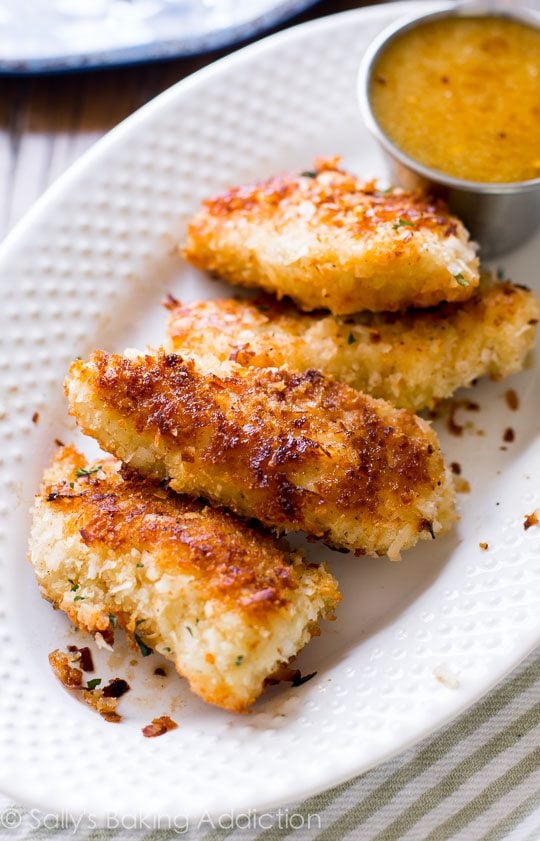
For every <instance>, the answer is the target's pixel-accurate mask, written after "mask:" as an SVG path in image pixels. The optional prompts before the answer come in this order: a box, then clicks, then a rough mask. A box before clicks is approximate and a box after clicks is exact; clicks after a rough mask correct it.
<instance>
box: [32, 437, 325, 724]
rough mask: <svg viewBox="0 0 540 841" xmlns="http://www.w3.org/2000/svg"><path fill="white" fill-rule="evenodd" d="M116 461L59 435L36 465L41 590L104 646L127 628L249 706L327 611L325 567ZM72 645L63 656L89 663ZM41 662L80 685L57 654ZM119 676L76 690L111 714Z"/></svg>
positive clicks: (220, 697) (183, 669)
mask: <svg viewBox="0 0 540 841" xmlns="http://www.w3.org/2000/svg"><path fill="white" fill-rule="evenodd" d="M119 468H120V464H119V463H118V462H116V461H114V460H112V459H106V460H105V461H102V460H99V461H96V462H94V463H90V464H88V463H87V462H86V460H85V459H84V457H83V456H82V455H80V454H79V453H77V452H76V451H75V450H74V449H73V448H71V447H68V448H65V449H62V450H60V452H59V453H58V454H57V455H56V457H55V459H54V461H53V463H52V466H51V467H50V468H49V469H48V470H47V471H46V474H45V477H44V481H43V485H42V490H41V493H40V494H39V495H38V496H37V498H36V503H35V507H34V511H33V519H32V530H31V537H30V560H31V562H32V565H33V567H34V571H35V574H36V578H37V581H38V584H39V587H40V590H41V593H42V595H43V597H44V598H46V599H47V600H48V601H50V602H51V603H52V604H53V605H54V606H55V607H56V608H59V609H61V610H63V611H65V613H66V614H67V615H68V616H69V618H70V619H71V621H72V622H73V624H74V625H76V626H77V627H78V628H80V629H81V630H83V631H87V632H89V633H91V634H92V635H93V636H94V637H95V639H96V642H97V643H98V644H100V645H103V644H107V645H109V646H112V645H113V643H114V635H115V629H116V628H122V629H125V631H126V632H127V634H128V638H129V639H130V640H131V641H132V644H133V646H134V647H138V648H139V650H140V651H141V653H142V654H143V656H146V655H149V654H151V652H152V651H157V652H159V653H160V654H162V655H163V656H164V657H166V658H168V659H170V660H172V661H173V662H174V664H175V667H176V669H177V670H178V672H179V674H181V675H183V676H185V677H186V678H187V679H188V681H189V683H190V686H191V689H192V690H193V691H194V692H195V693H196V694H197V695H199V697H201V698H202V699H204V700H205V701H208V702H209V703H212V704H217V705H218V706H220V707H223V708H224V709H227V710H231V711H237V712H241V711H244V710H246V709H247V708H248V707H249V706H250V705H251V704H252V703H253V702H254V701H255V699H256V698H257V697H258V696H259V695H260V694H261V692H262V691H263V689H264V686H265V680H266V678H267V677H268V676H269V675H271V674H273V673H274V672H275V670H276V669H277V668H279V667H280V666H281V665H283V664H285V663H287V662H289V661H290V660H291V658H293V657H294V656H296V654H297V653H298V651H299V650H300V649H301V648H303V646H304V645H306V644H307V643H308V642H309V640H310V638H311V636H312V635H313V634H314V633H316V632H317V626H318V622H319V621H320V620H321V619H322V618H325V617H326V618H333V611H334V609H335V607H336V605H337V603H338V602H339V600H340V594H339V589H338V586H337V582H336V580H335V579H334V578H333V577H332V575H331V574H330V573H329V572H328V570H327V569H326V568H325V566H324V564H320V565H313V564H306V563H303V558H302V555H301V553H300V552H298V551H292V550H290V549H289V548H288V547H287V546H286V544H285V542H284V541H283V542H278V541H277V539H275V538H273V537H271V536H270V535H268V534H264V533H262V532H261V531H260V530H257V529H255V528H251V527H250V526H249V525H247V524H245V523H243V522H241V521H239V520H238V519H237V518H236V517H234V515H231V514H226V513H225V512H223V511H219V510H211V509H208V508H207V507H205V506H203V505H202V504H201V503H199V502H197V501H196V500H190V499H187V498H181V497H175V495H174V494H172V493H171V492H170V491H167V490H165V489H164V488H162V487H161V486H160V485H159V484H157V483H153V482H151V481H149V480H144V479H141V478H136V477H135V476H133V475H131V476H130V475H126V473H125V471H124V470H122V472H120V469H119ZM83 652H84V649H77V651H76V652H73V658H74V657H76V656H80V658H81V659H80V660H78V661H77V662H78V665H80V666H81V667H82V666H85V665H86V666H88V665H91V663H90V664H89V663H88V662H86V660H85V662H84V663H83V660H82V653H83ZM51 665H53V667H55V668H56V670H57V673H58V674H59V676H60V677H61V678H62V679H63V680H64V682H65V683H67V684H69V685H72V686H75V687H80V688H82V689H84V687H83V685H82V673H81V670H80V669H77V670H73V668H72V666H71V665H70V663H67V666H66V660H65V658H62V657H59V655H54V656H53V658H52V660H51ZM67 667H69V668H67ZM120 683H121V684H122V685H121V686H118V685H116V686H114V681H113V682H112V684H113V685H111V684H109V685H108V686H106V687H104V688H103V689H102V690H101V688H94V689H91V690H89V691H87V692H84V693H83V697H84V699H85V700H86V701H87V702H88V703H92V704H93V705H95V706H96V708H97V709H98V711H99V712H101V713H102V714H104V713H106V714H107V716H108V717H109V718H108V720H111V718H110V716H111V715H112V716H114V715H115V713H114V706H112V705H111V704H112V703H113V702H114V703H116V699H117V698H118V697H120V695H121V694H122V693H123V692H124V691H126V690H127V688H128V687H127V684H124V682H122V681H121V682H120Z"/></svg>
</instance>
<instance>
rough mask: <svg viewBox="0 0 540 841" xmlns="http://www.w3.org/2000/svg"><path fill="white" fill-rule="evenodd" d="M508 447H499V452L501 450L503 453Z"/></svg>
mask: <svg viewBox="0 0 540 841" xmlns="http://www.w3.org/2000/svg"><path fill="white" fill-rule="evenodd" d="M507 449H508V447H499V450H502V451H503V452H504V453H505V452H506V451H507Z"/></svg>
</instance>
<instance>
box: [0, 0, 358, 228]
mask: <svg viewBox="0 0 540 841" xmlns="http://www.w3.org/2000/svg"><path fill="white" fill-rule="evenodd" d="M365 5H368V4H367V3H362V2H358V1H357V2H345V1H344V0H337V2H336V1H335V0H334V2H330V0H324V1H323V2H320V3H318V4H317V5H316V6H315V7H314V8H312V9H311V10H309V11H308V12H306V13H304V14H302V15H299V16H297V17H295V18H294V19H293V20H292V21H289V22H287V23H286V24H284V25H283V26H281V27H277V28H276V29H275V30H272V31H278V29H284V28H286V27H287V26H292V25H294V24H296V23H299V22H302V21H306V20H311V19H313V18H316V17H321V16H323V15H328V14H333V13H334V12H340V11H344V10H347V9H352V8H357V7H359V6H365ZM233 49H238V47H234V48H232V49H231V50H220V51H217V52H213V53H209V54H206V55H204V56H198V57H196V58H189V59H180V60H175V61H166V62H162V63H154V64H146V65H140V66H133V67H121V68H117V69H111V70H97V71H88V72H84V73H72V74H69V75H58V76H36V77H0V240H1V239H2V238H3V237H4V236H5V234H6V233H7V232H8V231H9V229H10V228H11V227H12V226H13V225H14V224H15V222H17V220H18V219H20V217H21V216H22V215H23V213H25V211H26V210H28V208H29V207H30V206H31V205H32V204H33V203H34V202H35V200H36V199H37V198H38V196H39V195H40V194H41V193H42V192H43V191H44V190H45V188H46V187H47V186H48V185H49V184H50V183H51V182H52V181H54V180H55V179H56V178H58V176H59V175H60V174H61V173H62V172H63V171H64V170H65V169H66V168H67V167H68V166H69V164H71V163H72V162H73V161H74V160H75V159H76V158H78V157H79V155H81V154H82V153H83V152H84V151H85V150H86V149H88V147H89V146H91V145H92V144H93V143H94V142H95V141H96V140H97V139H98V138H99V137H101V135H103V134H105V132H107V131H109V129H111V128H113V126H115V125H116V124H117V123H119V122H120V121H121V120H123V119H124V118H125V117H127V116H128V115H129V114H131V113H132V112H133V111H135V110H136V109H137V108H139V107H140V106H141V105H144V103H145V102H148V100H150V99H152V98H153V97H154V96H156V95H157V94H159V93H161V91H163V90H165V88H168V87H169V86H170V85H172V84H174V83H175V82H177V81H178V80H179V79H183V78H184V77H185V76H188V75H189V74H190V73H193V72H194V71H195V70H198V69H199V68H201V67H204V66H205V65H206V64H209V63H210V62H212V61H214V60H215V59H217V58H220V57H221V56H223V55H226V54H227V53H229V52H232V51H233Z"/></svg>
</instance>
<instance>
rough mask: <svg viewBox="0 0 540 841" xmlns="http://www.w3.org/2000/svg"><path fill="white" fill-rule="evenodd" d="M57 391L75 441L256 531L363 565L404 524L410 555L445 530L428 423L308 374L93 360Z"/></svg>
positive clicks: (439, 466)
mask: <svg viewBox="0 0 540 841" xmlns="http://www.w3.org/2000/svg"><path fill="white" fill-rule="evenodd" d="M66 388H67V391H68V395H69V397H70V411H71V412H72V413H73V414H75V416H76V417H77V420H78V422H79V424H80V425H81V427H82V428H83V430H84V431H86V432H87V433H89V434H90V435H92V436H94V437H96V438H97V440H98V441H100V443H101V444H102V445H103V446H104V447H106V448H107V449H109V450H110V451H111V450H112V451H113V452H115V454H116V455H118V456H119V457H120V458H123V459H124V460H128V461H129V460H131V461H132V464H133V466H135V467H137V469H140V470H143V472H146V473H150V474H153V475H156V476H158V477H160V478H170V479H171V486H172V487H174V488H175V490H178V491H182V492H187V493H190V494H195V495H198V494H200V495H204V496H205V497H206V498H209V499H211V500H212V501H214V502H217V503H222V504H226V505H228V506H229V507H231V508H233V510H236V511H237V513H241V514H243V515H246V516H252V517H256V518H257V519H259V520H260V521H261V522H263V523H264V524H266V525H270V526H273V527H276V528H278V529H288V530H303V531H306V532H307V533H308V534H310V535H313V536H316V537H320V538H323V539H324V540H325V541H326V542H327V543H328V544H329V545H332V546H335V547H337V548H345V549H352V550H354V551H356V552H357V553H358V554H363V553H365V552H369V553H372V552H376V553H377V552H378V553H384V552H386V551H388V548H389V546H390V544H391V543H392V540H393V537H395V533H396V531H399V529H401V528H402V527H403V526H404V525H405V524H406V525H407V528H408V536H407V539H406V540H404V541H403V543H404V545H412V544H413V543H415V542H416V540H417V539H418V536H419V535H420V534H421V533H422V532H423V531H426V530H427V531H428V532H430V531H431V530H432V529H433V531H434V533H437V532H438V531H440V530H442V529H443V528H445V527H446V526H447V524H448V521H451V519H452V516H453V515H452V513H451V511H452V500H451V493H450V490H449V487H448V484H447V477H446V472H445V467H444V463H443V460H442V457H441V453H440V449H439V445H438V441H437V438H436V436H435V434H434V432H433V431H432V430H431V429H430V428H429V426H428V425H427V424H426V423H425V422H423V421H421V420H420V419H419V418H417V417H416V416H414V415H412V414H410V413H409V412H406V411H402V410H396V409H394V408H393V407H391V406H390V405H388V404H385V403H384V402H382V401H376V400H373V399H372V398H370V397H366V396H364V395H361V394H359V393H358V392H356V391H354V390H353V389H351V388H349V387H348V386H346V385H344V384H342V383H338V382H335V381H333V380H329V379H327V378H325V377H324V376H323V375H322V374H321V373H319V372H318V371H314V370H310V371H305V372H302V373H299V374H293V373H289V372H287V371H284V370H275V369H264V370H256V369H242V370H241V371H239V372H238V374H235V375H233V376H227V377H223V378H220V377H218V376H216V375H214V374H206V373H204V372H202V371H200V370H198V369H197V367H196V366H195V364H194V363H193V362H191V361H184V360H183V359H182V358H181V357H179V356H175V355H174V354H165V353H164V352H159V353H158V354H157V356H145V357H138V358H136V359H128V358H126V357H122V356H117V355H110V354H107V353H104V352H102V351H98V352H96V353H94V354H93V355H92V356H91V358H90V361H89V362H88V363H83V362H81V361H77V362H75V363H74V364H73V365H72V368H71V371H70V375H69V376H68V379H67V381H66ZM89 401H91V403H92V406H90V405H89ZM121 438H122V440H123V443H122V442H121V441H120V439H121ZM126 447H129V450H130V452H128V451H127V449H126ZM150 452H151V453H152V456H151V458H150ZM440 495H441V500H439V496H440ZM439 507H440V508H441V511H439ZM426 511H428V512H430V513H428V514H426V513H425V512H426ZM439 514H441V518H440V519H439ZM398 551H399V550H398Z"/></svg>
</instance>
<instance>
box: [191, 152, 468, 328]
mask: <svg viewBox="0 0 540 841" xmlns="http://www.w3.org/2000/svg"><path fill="white" fill-rule="evenodd" d="M338 160H339V159H338V158H335V159H332V160H329V161H318V162H317V163H316V169H315V171H314V172H311V173H301V174H300V173H289V174H285V175H278V176H276V177H274V178H269V179H268V180H267V181H261V182H259V183H256V184H250V185H247V186H244V187H234V188H232V189H230V190H228V192H226V193H223V194H222V195H219V196H217V197H216V198H213V199H209V200H208V201H206V202H205V203H204V204H203V206H202V209H201V210H200V211H199V213H198V214H197V215H196V216H195V217H194V219H193V220H192V221H191V223H190V224H189V227H188V232H187V240H186V244H185V248H184V250H183V254H184V256H185V257H186V259H187V260H189V262H191V263H192V264H193V265H194V266H197V267H198V268H200V269H205V270H207V271H210V272H213V273H215V274H216V275H218V276H219V277H222V278H224V279H225V280H228V281H229V283H232V284H234V285H237V286H248V287H260V288H261V289H264V290H265V291H267V292H274V293H276V294H277V295H278V297H283V296H284V295H289V296H290V297H291V298H292V299H293V300H294V301H295V302H296V303H297V304H298V306H299V307H301V308H302V309H304V310H313V309H319V308H325V309H329V310H330V311H331V312H333V313H334V314H336V315H339V314H348V313H354V312H359V311H361V310H372V311H375V312H376V311H381V310H387V311H396V310H401V309H407V308H409V307H430V306H434V305H435V304H438V303H440V302H441V301H464V300H466V299H467V298H470V297H471V295H472V293H473V292H474V289H475V287H476V286H478V280H479V274H478V259H477V257H476V254H475V248H474V246H473V245H472V244H471V243H470V242H469V236H468V233H467V231H466V230H465V228H464V227H463V225H462V223H461V222H460V221H459V220H458V219H457V218H456V217H455V216H452V215H451V214H450V213H449V211H448V209H447V207H446V206H445V205H444V204H443V203H442V202H440V201H435V200H432V199H431V198H429V197H427V196H425V195H422V194H419V193H414V194H413V193H406V192H404V191H403V190H400V189H394V190H390V191H380V190H377V189H376V187H375V184H374V183H373V182H369V183H364V182H362V181H360V180H359V179H358V178H356V177H355V176H354V175H351V174H349V173H347V172H345V171H343V170H342V169H339V168H338V166H337V162H338Z"/></svg>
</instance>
